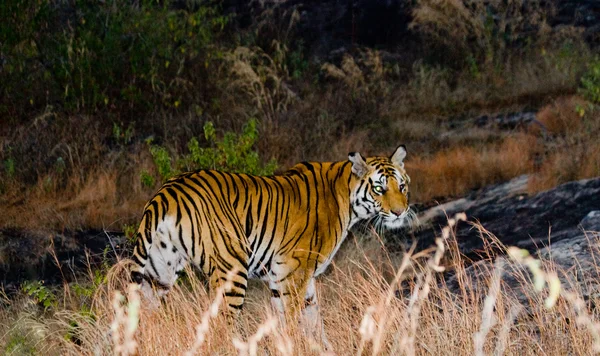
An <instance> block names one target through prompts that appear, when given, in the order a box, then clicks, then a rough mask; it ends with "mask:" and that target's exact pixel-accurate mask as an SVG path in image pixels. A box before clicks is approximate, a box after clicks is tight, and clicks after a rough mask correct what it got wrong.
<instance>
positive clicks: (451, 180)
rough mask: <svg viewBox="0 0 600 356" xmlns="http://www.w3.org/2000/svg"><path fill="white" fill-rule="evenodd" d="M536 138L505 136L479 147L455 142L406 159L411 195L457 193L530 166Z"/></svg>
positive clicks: (423, 197)
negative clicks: (432, 152)
mask: <svg viewBox="0 0 600 356" xmlns="http://www.w3.org/2000/svg"><path fill="white" fill-rule="evenodd" d="M536 146H537V143H536V138H535V137H533V136H528V135H519V136H515V137H508V138H506V139H505V140H504V142H502V143H501V144H492V145H487V146H483V147H473V146H458V147H455V148H451V149H448V150H443V151H439V152H437V153H436V154H434V155H433V156H432V157H422V156H421V157H419V156H417V157H416V158H413V159H411V160H409V161H407V165H406V167H407V170H408V172H409V174H410V175H411V181H412V182H413V190H412V191H413V192H414V196H415V199H416V200H417V201H420V202H426V201H429V200H431V199H433V198H435V197H443V196H459V195H461V194H464V193H466V192H468V191H470V190H472V189H476V188H480V187H483V186H485V185H487V184H493V183H499V182H503V181H506V180H508V179H510V178H513V177H516V176H518V175H520V174H525V173H530V172H531V171H532V169H533V158H534V154H535V153H536V151H537V150H538V149H537V148H536Z"/></svg>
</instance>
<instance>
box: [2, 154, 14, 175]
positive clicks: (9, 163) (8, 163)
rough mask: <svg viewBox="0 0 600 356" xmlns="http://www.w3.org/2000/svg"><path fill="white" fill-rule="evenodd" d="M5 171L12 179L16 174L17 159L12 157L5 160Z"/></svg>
mask: <svg viewBox="0 0 600 356" xmlns="http://www.w3.org/2000/svg"><path fill="white" fill-rule="evenodd" d="M4 173H5V174H6V177H7V178H9V179H12V178H13V177H14V176H15V159H14V158H12V157H9V158H7V159H6V160H5V161H4Z"/></svg>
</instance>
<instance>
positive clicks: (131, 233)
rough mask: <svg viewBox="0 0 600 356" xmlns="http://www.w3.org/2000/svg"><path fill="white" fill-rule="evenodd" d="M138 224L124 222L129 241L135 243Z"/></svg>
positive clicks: (126, 236)
mask: <svg viewBox="0 0 600 356" xmlns="http://www.w3.org/2000/svg"><path fill="white" fill-rule="evenodd" d="M137 230H138V225H137V224H123V234H124V235H125V238H126V239H127V241H128V242H130V243H134V242H135V238H136V235H137Z"/></svg>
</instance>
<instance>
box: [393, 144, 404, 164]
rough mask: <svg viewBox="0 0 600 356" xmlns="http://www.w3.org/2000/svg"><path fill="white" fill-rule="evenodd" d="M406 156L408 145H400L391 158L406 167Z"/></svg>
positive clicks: (394, 162) (395, 162)
mask: <svg viewBox="0 0 600 356" xmlns="http://www.w3.org/2000/svg"><path fill="white" fill-rule="evenodd" d="M404 158H406V146H404V145H400V146H398V148H396V151H395V152H394V154H393V155H392V157H390V160H391V161H392V163H393V164H395V165H397V166H399V167H402V168H404Z"/></svg>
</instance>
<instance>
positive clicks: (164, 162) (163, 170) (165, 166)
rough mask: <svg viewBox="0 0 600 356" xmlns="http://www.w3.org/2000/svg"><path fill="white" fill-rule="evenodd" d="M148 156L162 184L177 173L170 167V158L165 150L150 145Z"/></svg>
mask: <svg viewBox="0 0 600 356" xmlns="http://www.w3.org/2000/svg"><path fill="white" fill-rule="evenodd" d="M150 154H151V155H152V160H153V161H154V165H155V166H156V169H157V170H158V174H159V175H160V178H161V179H162V181H163V182H164V181H166V180H167V179H169V178H171V177H173V176H174V175H176V174H177V173H178V171H177V170H174V169H173V167H171V156H170V155H169V152H168V151H167V149H166V148H164V147H162V146H158V145H150Z"/></svg>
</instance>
